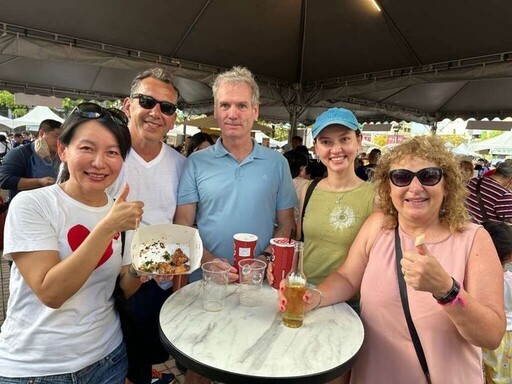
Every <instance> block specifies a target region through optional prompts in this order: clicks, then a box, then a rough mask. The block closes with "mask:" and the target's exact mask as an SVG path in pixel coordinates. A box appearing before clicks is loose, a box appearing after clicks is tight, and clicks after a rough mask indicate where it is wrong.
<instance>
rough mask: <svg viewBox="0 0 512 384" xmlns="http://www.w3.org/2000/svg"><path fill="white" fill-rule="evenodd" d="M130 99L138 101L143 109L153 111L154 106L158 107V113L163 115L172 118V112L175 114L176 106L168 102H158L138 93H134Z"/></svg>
mask: <svg viewBox="0 0 512 384" xmlns="http://www.w3.org/2000/svg"><path fill="white" fill-rule="evenodd" d="M131 98H132V99H139V105H140V106H141V107H142V108H144V109H153V108H155V105H157V104H159V105H160V111H162V113H163V114H164V115H167V116H172V115H173V114H174V112H176V104H173V103H170V102H168V101H160V100H157V99H155V98H154V97H151V96H148V95H143V94H140V93H135V94H133V95H132V96H131Z"/></svg>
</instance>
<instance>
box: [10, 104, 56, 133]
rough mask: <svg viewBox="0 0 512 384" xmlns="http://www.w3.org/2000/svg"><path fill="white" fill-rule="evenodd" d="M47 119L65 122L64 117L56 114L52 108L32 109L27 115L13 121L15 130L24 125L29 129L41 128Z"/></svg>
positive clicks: (39, 107)
mask: <svg viewBox="0 0 512 384" xmlns="http://www.w3.org/2000/svg"><path fill="white" fill-rule="evenodd" d="M46 119H52V120H57V121H60V122H61V123H62V122H63V121H64V119H63V118H62V117H60V116H59V115H57V114H55V113H54V112H53V111H52V110H51V109H50V108H48V107H41V106H38V107H35V108H34V109H32V110H31V111H30V112H28V113H27V114H26V115H24V116H21V117H18V118H16V119H14V120H12V122H13V128H16V127H21V126H23V125H24V126H28V127H39V124H41V121H43V120H46Z"/></svg>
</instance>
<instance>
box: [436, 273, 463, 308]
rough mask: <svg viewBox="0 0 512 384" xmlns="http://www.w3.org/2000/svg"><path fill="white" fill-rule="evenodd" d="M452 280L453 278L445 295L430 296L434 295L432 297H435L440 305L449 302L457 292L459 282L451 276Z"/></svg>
mask: <svg viewBox="0 0 512 384" xmlns="http://www.w3.org/2000/svg"><path fill="white" fill-rule="evenodd" d="M452 280H453V284H452V288H451V289H450V290H449V291H448V293H447V294H446V295H444V296H443V297H436V296H434V295H432V296H434V299H436V300H437V302H438V303H439V304H441V305H445V304H449V303H451V302H452V301H453V300H455V298H456V297H457V295H458V294H459V291H460V284H459V283H458V281H457V280H455V279H454V278H453V277H452Z"/></svg>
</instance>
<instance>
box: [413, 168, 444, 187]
mask: <svg viewBox="0 0 512 384" xmlns="http://www.w3.org/2000/svg"><path fill="white" fill-rule="evenodd" d="M441 177H443V171H442V170H441V168H425V169H422V170H421V171H419V172H418V180H419V181H420V183H421V184H423V185H427V186H430V187H431V186H434V185H436V184H437V183H439V182H440V181H441Z"/></svg>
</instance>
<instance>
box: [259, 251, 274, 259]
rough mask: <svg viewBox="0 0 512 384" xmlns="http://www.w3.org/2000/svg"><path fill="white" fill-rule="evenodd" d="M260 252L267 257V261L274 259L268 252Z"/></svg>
mask: <svg viewBox="0 0 512 384" xmlns="http://www.w3.org/2000/svg"><path fill="white" fill-rule="evenodd" d="M261 254H262V255H263V256H265V257H266V258H267V261H269V262H270V261H273V260H274V257H273V255H272V254H271V253H270V252H267V251H263V252H261Z"/></svg>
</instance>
